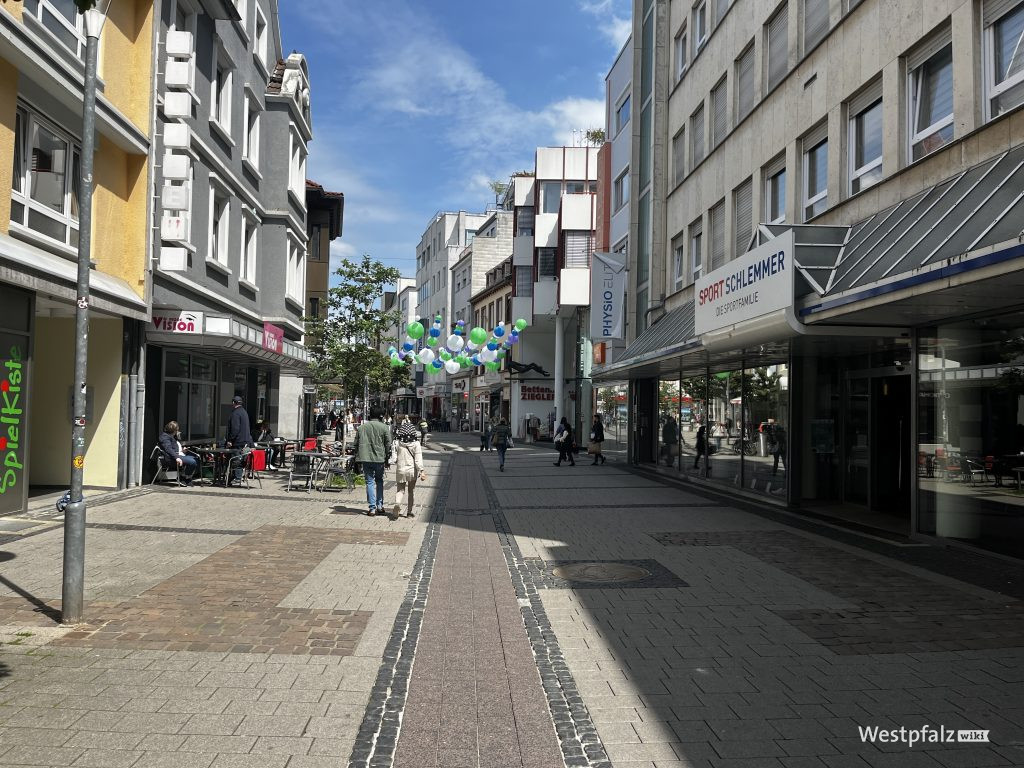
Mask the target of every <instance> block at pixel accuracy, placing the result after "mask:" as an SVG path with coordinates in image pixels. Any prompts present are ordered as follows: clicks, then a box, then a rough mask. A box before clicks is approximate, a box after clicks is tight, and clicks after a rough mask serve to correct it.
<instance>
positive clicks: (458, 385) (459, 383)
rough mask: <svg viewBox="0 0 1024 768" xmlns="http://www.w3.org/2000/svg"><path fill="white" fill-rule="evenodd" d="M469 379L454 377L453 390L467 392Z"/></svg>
mask: <svg viewBox="0 0 1024 768" xmlns="http://www.w3.org/2000/svg"><path fill="white" fill-rule="evenodd" d="M468 381H469V379H453V380H452V391H453V392H465V391H466V383H467V382H468Z"/></svg>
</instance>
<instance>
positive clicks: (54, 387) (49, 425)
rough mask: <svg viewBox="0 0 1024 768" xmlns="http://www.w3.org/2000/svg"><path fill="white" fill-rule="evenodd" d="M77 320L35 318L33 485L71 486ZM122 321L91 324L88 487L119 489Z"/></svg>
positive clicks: (31, 477)
mask: <svg viewBox="0 0 1024 768" xmlns="http://www.w3.org/2000/svg"><path fill="white" fill-rule="evenodd" d="M74 323H75V321H74V319H73V318H70V317H68V318H63V317H61V318H51V317H37V318H36V336H35V361H34V367H33V370H32V376H33V383H32V406H31V414H30V421H29V432H30V435H31V437H30V439H31V462H32V463H31V464H30V465H29V483H31V484H32V485H67V484H68V480H69V478H70V476H71V425H70V423H69V422H68V398H69V392H70V387H71V374H72V371H73V367H72V366H73V363H74V359H75V358H74ZM121 329H122V321H121V320H116V319H97V318H92V319H91V321H90V323H89V373H88V379H89V386H90V387H92V389H93V420H92V422H91V423H89V424H86V428H85V446H86V453H85V484H86V485H88V486H97V487H102V488H114V487H116V486H117V441H118V433H119V427H120V421H121Z"/></svg>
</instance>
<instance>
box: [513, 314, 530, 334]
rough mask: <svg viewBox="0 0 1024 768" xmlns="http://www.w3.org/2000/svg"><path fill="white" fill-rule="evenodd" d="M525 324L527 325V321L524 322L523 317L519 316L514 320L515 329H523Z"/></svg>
mask: <svg viewBox="0 0 1024 768" xmlns="http://www.w3.org/2000/svg"><path fill="white" fill-rule="evenodd" d="M527 325H529V323H527V322H526V321H525V320H523V318H521V317H520V318H519V319H518V320H516V330H517V331H521V330H523V329H524V328H525V327H526V326H527Z"/></svg>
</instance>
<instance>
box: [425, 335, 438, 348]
mask: <svg viewBox="0 0 1024 768" xmlns="http://www.w3.org/2000/svg"><path fill="white" fill-rule="evenodd" d="M427 346H428V347H436V346H437V337H436V336H428V337H427Z"/></svg>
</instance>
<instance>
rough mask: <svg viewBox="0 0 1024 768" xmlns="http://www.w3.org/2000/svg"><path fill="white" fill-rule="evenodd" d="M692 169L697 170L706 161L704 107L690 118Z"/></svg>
mask: <svg viewBox="0 0 1024 768" xmlns="http://www.w3.org/2000/svg"><path fill="white" fill-rule="evenodd" d="M690 123H691V126H690V158H691V159H690V163H691V165H690V167H691V168H695V167H696V166H697V165H698V164H699V163H700V161H701V160H703V159H704V105H703V104H702V105H701V106H700V108H699V109H698V110H697V111H696V112H694V113H693V117H691V118H690Z"/></svg>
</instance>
